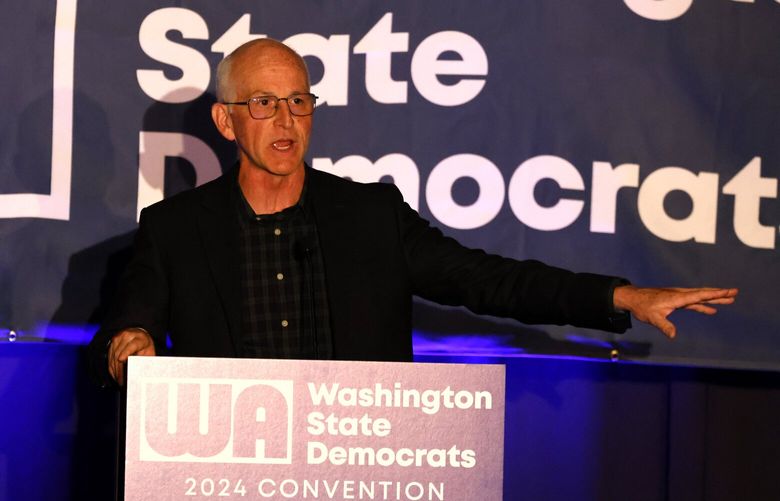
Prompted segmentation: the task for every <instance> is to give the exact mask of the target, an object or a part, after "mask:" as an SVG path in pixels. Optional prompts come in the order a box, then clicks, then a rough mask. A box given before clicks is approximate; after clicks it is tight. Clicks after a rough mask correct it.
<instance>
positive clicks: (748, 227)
mask: <svg viewBox="0 0 780 501" xmlns="http://www.w3.org/2000/svg"><path fill="white" fill-rule="evenodd" d="M723 193H725V194H726V195H733V196H734V233H736V234H737V237H738V238H739V239H740V241H741V242H742V243H743V244H745V245H749V246H750V247H755V248H759V249H774V248H775V233H776V232H775V228H774V227H773V226H764V225H762V224H761V221H760V215H759V213H760V210H761V199H762V198H777V179H772V178H766V177H761V157H755V158H753V160H751V161H750V162H749V163H748V164H747V165H746V166H745V167H743V168H742V170H740V171H739V172H738V173H737V174H736V175H735V176H734V177H733V178H731V180H730V181H729V182H728V183H726V184H725V185H724V186H723Z"/></svg>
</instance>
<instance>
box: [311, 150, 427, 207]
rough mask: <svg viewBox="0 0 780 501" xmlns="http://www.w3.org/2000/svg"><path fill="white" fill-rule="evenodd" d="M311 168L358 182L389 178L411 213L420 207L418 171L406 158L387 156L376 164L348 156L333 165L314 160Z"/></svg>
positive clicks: (402, 156) (365, 159)
mask: <svg viewBox="0 0 780 501" xmlns="http://www.w3.org/2000/svg"><path fill="white" fill-rule="evenodd" d="M312 167H313V168H315V169H317V170H321V171H323V172H329V173H330V174H333V175H335V176H341V177H346V178H349V179H352V180H353V181H357V182H359V183H376V182H378V181H379V180H380V179H382V177H384V176H389V177H392V178H393V184H395V185H396V186H397V187H398V190H399V191H400V192H401V194H402V195H403V197H404V200H405V201H406V203H408V204H409V206H410V207H411V208H412V209H414V210H417V209H418V207H419V203H420V202H419V200H420V171H419V170H418V169H417V165H416V164H415V163H414V160H412V159H411V158H409V157H407V156H406V155H402V154H400V153H390V154H387V155H385V156H383V157H381V158H379V159H378V160H377V161H376V162H375V163H371V160H369V159H367V158H366V157H362V156H360V155H349V156H346V157H344V158H341V159H339V160H337V161H336V162H335V163H334V162H333V161H332V160H331V159H330V158H314V159H313V160H312Z"/></svg>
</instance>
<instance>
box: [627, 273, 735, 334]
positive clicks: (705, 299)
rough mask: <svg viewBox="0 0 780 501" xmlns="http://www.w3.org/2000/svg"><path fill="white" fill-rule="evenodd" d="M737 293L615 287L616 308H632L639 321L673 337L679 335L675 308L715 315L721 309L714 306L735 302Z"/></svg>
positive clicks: (715, 290)
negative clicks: (675, 319)
mask: <svg viewBox="0 0 780 501" xmlns="http://www.w3.org/2000/svg"><path fill="white" fill-rule="evenodd" d="M737 292H738V290H737V289H716V288H700V289H680V288H664V289H658V288H643V287H634V286H633V285H623V286H620V287H616V288H615V293H614V296H613V298H612V301H613V304H614V305H615V308H616V309H619V310H628V311H630V312H631V314H632V315H634V317H635V318H636V319H637V320H641V321H642V322H647V323H649V324H650V325H654V326H655V327H657V328H658V329H659V330H660V331H661V332H663V333H664V334H665V335H666V336H667V337H668V338H669V339H672V338H674V336H675V335H677V329H676V328H675V326H674V324H673V323H672V322H670V321H669V320H668V318H667V317H668V316H669V315H670V314H671V313H672V312H673V311H674V310H677V309H680V308H685V309H688V310H693V311H698V312H699V313H704V314H705V315H714V314H715V313H716V312H717V310H716V309H715V308H713V307H712V306H710V305H717V304H731V303H733V302H734V298H735V297H736V295H737Z"/></svg>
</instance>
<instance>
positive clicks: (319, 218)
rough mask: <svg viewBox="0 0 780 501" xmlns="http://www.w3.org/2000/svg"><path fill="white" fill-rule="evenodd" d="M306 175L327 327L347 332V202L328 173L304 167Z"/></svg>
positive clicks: (349, 267)
mask: <svg viewBox="0 0 780 501" xmlns="http://www.w3.org/2000/svg"><path fill="white" fill-rule="evenodd" d="M307 175H309V176H310V179H309V183H310V185H309V188H307V189H309V198H308V201H309V203H311V205H312V209H313V210H312V212H313V214H314V218H315V221H316V225H317V236H318V238H319V248H320V252H321V253H322V262H323V265H324V267H325V283H326V287H327V290H328V304H329V306H330V319H331V327H332V332H333V334H334V336H338V334H339V333H342V332H349V326H348V325H346V323H348V319H349V310H350V303H349V294H348V291H346V290H344V288H345V287H347V286H348V285H347V284H349V283H350V280H349V279H348V277H350V276H351V275H352V273H353V272H354V263H352V260H351V258H350V255H349V253H347V252H345V247H346V246H349V245H350V241H351V240H352V238H351V237H350V235H349V221H350V217H351V214H350V210H349V208H350V204H349V201H348V200H346V199H345V195H344V192H343V190H341V188H340V186H339V183H335V182H332V181H331V179H330V177H329V175H328V174H324V173H322V172H319V171H317V170H314V169H311V168H308V169H307ZM334 341H337V339H334ZM336 344H338V343H336Z"/></svg>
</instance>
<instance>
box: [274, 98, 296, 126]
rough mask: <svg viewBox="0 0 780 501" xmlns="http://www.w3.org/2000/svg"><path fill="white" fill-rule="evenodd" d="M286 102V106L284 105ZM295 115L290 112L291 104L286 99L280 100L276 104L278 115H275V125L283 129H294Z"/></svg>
mask: <svg viewBox="0 0 780 501" xmlns="http://www.w3.org/2000/svg"><path fill="white" fill-rule="evenodd" d="M282 101H284V104H282ZM292 117H293V114H292V112H291V111H290V102H289V101H288V100H287V98H286V97H284V98H280V99H279V101H278V102H277V103H276V114H275V115H274V123H275V124H276V125H279V126H281V127H292V124H293V118H292Z"/></svg>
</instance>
